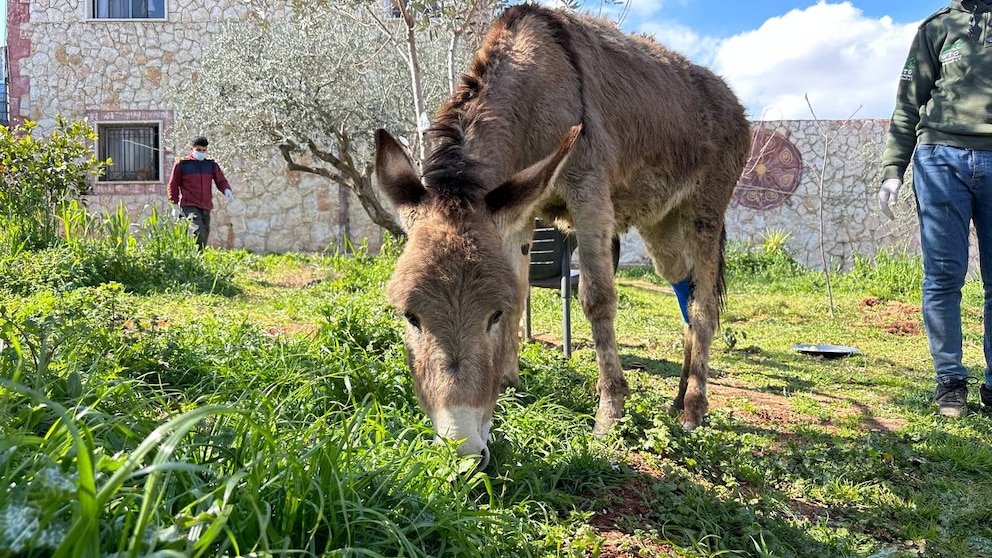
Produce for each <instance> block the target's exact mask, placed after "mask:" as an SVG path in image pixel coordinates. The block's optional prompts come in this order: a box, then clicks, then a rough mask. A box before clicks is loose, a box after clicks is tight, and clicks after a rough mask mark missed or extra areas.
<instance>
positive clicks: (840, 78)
mask: <svg viewBox="0 0 992 558" xmlns="http://www.w3.org/2000/svg"><path fill="white" fill-rule="evenodd" d="M917 26H918V22H916V23H909V24H895V23H893V22H892V20H891V18H888V17H883V18H881V19H870V18H866V17H864V15H863V13H862V12H861V10H859V9H857V8H855V7H854V6H852V5H851V4H850V3H849V2H844V3H841V4H826V3H824V2H823V1H821V2H820V3H818V4H816V5H814V6H811V7H809V8H806V9H803V10H792V11H790V12H788V13H787V14H785V15H783V16H780V17H773V18H770V19H768V20H767V21H765V23H764V24H762V25H761V27H759V28H758V29H756V30H754V31H749V32H746V33H741V34H739V35H736V36H734V37H731V38H729V39H724V40H722V41H720V42H719V44H718V45H717V47H716V50H715V54H714V56H713V59H712V64H711V67H712V68H713V69H714V70H715V71H716V72H717V73H719V74H721V75H722V76H724V78H726V79H727V81H728V82H729V83H730V85H731V87H733V88H734V91H736V92H737V94H738V95H739V96H740V97H741V98H742V100H743V101H744V103H745V105H746V106H747V108H748V112H749V116H751V117H752V118H759V117H761V116H762V114H763V113H766V111H767V114H766V116H765V117H766V118H768V119H778V118H783V119H793V118H795V119H807V118H811V117H812V115H811V113H810V110H809V106H807V103H806V100H805V99H804V96H805V95H807V94H808V95H809V99H810V104H811V105H812V107H813V110H815V111H816V116H817V117H819V118H823V119H833V118H847V117H849V116H851V115H852V113H855V111H856V110H857V109H858V107H859V106H860V107H861V109H860V110H857V113H856V114H854V116H855V117H857V118H888V117H889V116H890V115H891V113H892V108H893V106H894V103H895V90H896V85H897V83H898V79H899V70H900V68H901V67H902V64H903V62H904V60H905V57H906V53H907V52H908V50H909V45H910V42H911V41H912V39H913V36H914V34H915V32H916V28H917ZM687 54H689V53H687ZM694 58H695V57H694ZM695 59H696V60H700V59H699V58H695Z"/></svg>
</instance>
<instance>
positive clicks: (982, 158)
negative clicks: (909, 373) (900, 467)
mask: <svg viewBox="0 0 992 558" xmlns="http://www.w3.org/2000/svg"><path fill="white" fill-rule="evenodd" d="M914 149H915V153H914ZM911 158H912V162H913V188H914V190H915V193H916V211H917V215H918V217H919V220H920V244H921V248H922V252H923V323H924V325H925V326H926V332H927V341H928V343H929V346H930V355H931V357H932V358H933V365H934V368H935V370H936V384H937V385H936V389H935V390H934V400H935V401H936V403H937V407H938V411H939V413H940V414H941V415H944V416H951V417H960V416H964V415H966V414H967V412H968V405H967V400H968V384H967V380H968V370H967V369H966V368H965V367H964V364H963V362H962V350H961V346H962V345H961V344H962V334H961V287H962V286H963V285H964V281H965V276H966V275H967V272H968V248H969V240H968V238H969V227H970V224H971V223H972V222H974V224H975V230H976V231H977V233H978V250H979V261H980V267H981V274H982V283H983V284H984V287H985V308H984V312H985V313H984V326H985V337H984V350H985V378H984V380H985V381H984V382H983V384H982V385H981V387H980V388H979V399H980V400H981V404H982V406H983V407H986V408H992V370H990V366H992V0H989V1H985V0H955V1H953V2H951V3H950V4H949V5H948V6H947V7H944V8H941V9H940V10H938V11H937V12H936V13H934V14H933V15H931V16H930V17H928V18H927V19H926V20H924V21H923V23H922V24H921V25H920V27H919V30H918V31H917V33H916V38H915V39H914V40H913V43H912V46H911V47H910V50H909V55H908V56H907V58H906V65H905V66H904V67H903V69H902V75H901V76H900V80H899V87H898V92H897V95H896V106H895V110H894V111H893V113H892V120H891V122H890V123H889V131H888V135H887V138H886V144H885V151H884V152H883V155H882V185H881V188H880V189H879V191H878V199H879V203H880V206H881V210H882V212H883V213H885V214H886V215H888V216H889V217H890V218H891V217H892V211H891V209H890V207H889V205H890V204H891V203H892V202H894V201H895V200H896V199H897V197H898V194H899V188H900V187H901V186H902V178H903V174H904V173H905V172H906V168H907V167H908V166H909V162H910V159H911Z"/></svg>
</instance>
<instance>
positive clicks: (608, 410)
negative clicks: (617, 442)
mask: <svg viewBox="0 0 992 558" xmlns="http://www.w3.org/2000/svg"><path fill="white" fill-rule="evenodd" d="M618 407H619V409H618ZM622 409H623V405H622V404H620V405H617V404H616V403H612V402H610V401H602V402H600V404H599V410H598V411H596V426H594V427H593V428H592V433H593V435H594V436H605V435H606V433H607V432H609V431H610V429H611V428H613V425H614V424H616V423H617V421H618V420H620V417H621V416H622V414H623V413H622Z"/></svg>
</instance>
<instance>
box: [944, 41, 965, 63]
mask: <svg viewBox="0 0 992 558" xmlns="http://www.w3.org/2000/svg"><path fill="white" fill-rule="evenodd" d="M963 46H964V40H963V39H958V40H956V41H954V42H953V43H951V44H949V45H947V46H945V47H944V48H943V50H941V51H940V57H939V59H940V63H941V64H945V65H946V64H953V63H954V62H957V61H958V60H961V47H963Z"/></svg>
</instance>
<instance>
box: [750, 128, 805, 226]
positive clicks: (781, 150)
mask: <svg viewBox="0 0 992 558" xmlns="http://www.w3.org/2000/svg"><path fill="white" fill-rule="evenodd" d="M802 174H803V160H802V156H800V154H799V150H798V149H796V146H795V145H793V144H792V142H790V141H789V140H788V139H787V138H786V137H785V136H783V135H782V134H779V133H777V132H774V131H771V130H766V129H764V128H757V129H756V130H755V132H754V136H753V138H752V143H751V158H750V159H748V161H747V166H745V167H744V174H742V175H741V179H740V182H739V183H738V184H737V188H736V189H735V190H734V201H736V202H737V203H739V204H741V205H743V206H745V207H750V208H752V209H758V210H765V209H772V208H774V207H778V206H780V205H782V204H783V203H785V200H787V199H789V196H790V195H792V193H793V192H795V191H796V187H797V186H799V180H800V179H801V178H802Z"/></svg>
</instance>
